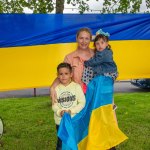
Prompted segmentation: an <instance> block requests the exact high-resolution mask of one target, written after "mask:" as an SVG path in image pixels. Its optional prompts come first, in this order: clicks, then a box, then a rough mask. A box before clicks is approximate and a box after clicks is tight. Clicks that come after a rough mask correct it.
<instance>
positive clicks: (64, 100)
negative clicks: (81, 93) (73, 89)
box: [57, 91, 76, 108]
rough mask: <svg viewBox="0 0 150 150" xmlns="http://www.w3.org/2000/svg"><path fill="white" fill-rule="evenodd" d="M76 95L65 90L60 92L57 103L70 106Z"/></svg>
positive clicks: (66, 106) (65, 106)
mask: <svg viewBox="0 0 150 150" xmlns="http://www.w3.org/2000/svg"><path fill="white" fill-rule="evenodd" d="M75 99H76V96H75V95H73V94H72V93H70V92H68V91H66V92H63V93H61V94H60V96H59V98H58V100H57V101H58V103H60V105H61V106H62V107H64V108H70V107H71V106H72V105H73V101H75Z"/></svg>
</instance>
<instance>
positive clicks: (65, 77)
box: [57, 67, 72, 86]
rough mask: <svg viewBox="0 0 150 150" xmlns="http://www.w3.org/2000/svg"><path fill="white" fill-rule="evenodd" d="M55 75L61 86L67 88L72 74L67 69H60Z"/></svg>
mask: <svg viewBox="0 0 150 150" xmlns="http://www.w3.org/2000/svg"><path fill="white" fill-rule="evenodd" d="M57 75H58V78H59V80H60V83H61V84H63V85H65V86H67V85H68V84H69V83H70V82H71V78H72V73H71V72H70V70H69V69H68V68H65V67H64V68H60V69H59V71H58V74H57Z"/></svg>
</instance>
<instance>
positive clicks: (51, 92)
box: [50, 78, 60, 104]
mask: <svg viewBox="0 0 150 150" xmlns="http://www.w3.org/2000/svg"><path fill="white" fill-rule="evenodd" d="M59 83H60V82H59V80H58V78H56V79H55V80H54V81H53V83H52V85H51V87H50V97H51V99H52V104H54V103H55V102H57V95H56V91H55V88H56V86H57V85H58V84H59Z"/></svg>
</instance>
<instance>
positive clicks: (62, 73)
mask: <svg viewBox="0 0 150 150" xmlns="http://www.w3.org/2000/svg"><path fill="white" fill-rule="evenodd" d="M57 77H58V79H59V82H60V83H59V84H58V85H57V86H56V88H55V90H56V94H57V102H54V103H53V105H52V109H53V111H54V120H55V124H56V129H57V132H58V129H59V124H60V121H61V119H62V116H63V114H64V113H65V112H67V113H69V114H70V115H71V117H73V116H75V115H76V114H77V113H79V112H80V111H81V110H82V109H83V108H84V106H85V96H84V93H83V91H82V89H81V86H80V85H79V84H78V83H75V82H73V81H72V67H71V65H70V64H68V63H60V64H59V65H58V67H57ZM61 149H62V141H61V139H60V138H59V137H58V138H57V147H56V150H61Z"/></svg>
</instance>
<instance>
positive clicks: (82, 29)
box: [76, 27, 92, 39]
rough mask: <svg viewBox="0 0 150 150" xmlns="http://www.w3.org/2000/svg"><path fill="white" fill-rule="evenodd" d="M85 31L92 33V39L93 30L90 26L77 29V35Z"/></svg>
mask: <svg viewBox="0 0 150 150" xmlns="http://www.w3.org/2000/svg"><path fill="white" fill-rule="evenodd" d="M83 31H85V32H87V33H89V34H90V39H92V32H91V30H90V29H89V28H87V27H85V28H80V29H79V30H78V31H77V34H76V37H78V36H79V34H80V33H81V32H83Z"/></svg>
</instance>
